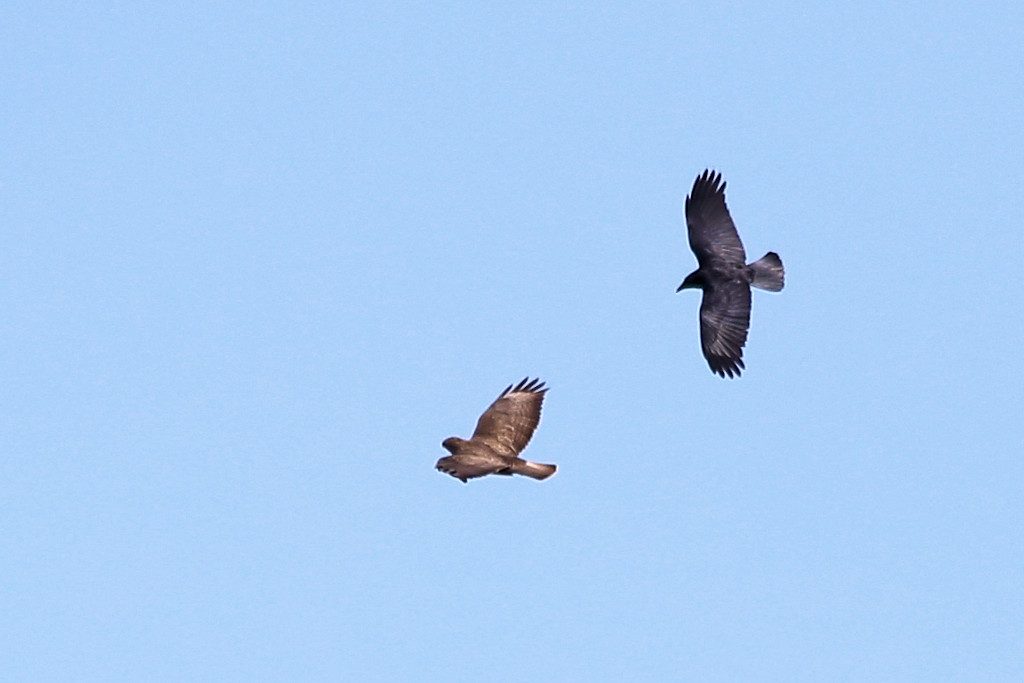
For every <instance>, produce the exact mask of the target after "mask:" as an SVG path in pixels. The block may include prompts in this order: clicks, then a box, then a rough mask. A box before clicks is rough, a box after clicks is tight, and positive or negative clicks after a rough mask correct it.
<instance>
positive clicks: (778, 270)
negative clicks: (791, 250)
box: [747, 251, 786, 292]
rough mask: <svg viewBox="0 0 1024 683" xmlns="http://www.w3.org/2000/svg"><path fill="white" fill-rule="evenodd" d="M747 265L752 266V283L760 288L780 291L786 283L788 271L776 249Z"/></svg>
mask: <svg viewBox="0 0 1024 683" xmlns="http://www.w3.org/2000/svg"><path fill="white" fill-rule="evenodd" d="M747 267H748V268H750V276H751V277H750V284H752V285H754V286H755V287H757V288H758V289H767V290H768V291H769V292H779V291H782V287H783V285H785V284H786V271H785V269H783V267H782V259H780V258H779V255H778V254H776V253H775V252H774V251H769V252H768V253H767V254H765V255H764V256H762V257H761V258H759V259H757V260H756V261H754V262H753V263H751V264H750V265H749V266H747Z"/></svg>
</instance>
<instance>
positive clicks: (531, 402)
mask: <svg viewBox="0 0 1024 683" xmlns="http://www.w3.org/2000/svg"><path fill="white" fill-rule="evenodd" d="M546 391H547V388H545V387H544V383H543V382H541V381H540V380H539V379H534V380H531V379H529V378H526V379H524V380H523V381H522V382H520V383H519V384H517V385H516V386H515V387H514V388H513V387H512V385H509V386H508V388H506V389H505V391H503V392H501V395H500V396H498V398H497V400H495V401H494V403H492V404H491V407H490V408H488V409H487V410H486V411H485V412H484V414H483V415H481V416H480V420H479V421H477V423H476V431H474V432H473V439H474V440H475V439H481V440H484V441H486V442H487V443H488V444H489V445H490V446H491V447H492V448H494V449H495V450H496V451H497V452H498V453H500V454H501V455H507V456H515V455H519V453H521V452H522V450H523V449H524V448H526V444H528V443H530V437H532V436H533V431H534V430H535V429H537V424H538V423H539V422H540V407H541V403H543V402H544V392H546Z"/></svg>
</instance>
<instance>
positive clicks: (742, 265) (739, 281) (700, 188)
mask: <svg viewBox="0 0 1024 683" xmlns="http://www.w3.org/2000/svg"><path fill="white" fill-rule="evenodd" d="M686 232H687V234H688V235H689V238H690V249H692V250H693V253H694V254H695V255H696V256H697V266H698V267H697V270H695V271H693V272H692V273H690V274H689V275H687V276H686V279H685V280H683V284H681V285H679V288H678V289H676V291H677V292H680V291H682V290H684V289H691V288H693V289H698V288H699V289H702V290H704V297H703V300H702V301H701V304H700V346H701V350H702V351H703V352H704V357H705V358H707V360H708V365H710V366H711V371H712V372H714V373H717V374H718V375H720V376H721V377H725V376H729V377H733V376H736V377H739V375H740V371H741V370H742V369H743V367H744V365H743V345H744V344H746V342H747V330H748V329H749V328H750V287H751V286H754V287H757V288H758V289H766V290H768V291H769V292H778V291H780V290H781V289H782V286H783V284H784V278H785V271H784V270H783V268H782V259H780V258H779V255H778V254H776V253H775V252H774V251H769V252H768V253H767V254H765V255H764V256H762V257H761V258H760V259H758V260H757V261H754V262H753V263H750V264H748V263H747V256H746V253H744V251H743V243H742V242H740V236H739V234H738V233H737V232H736V226H735V225H734V224H733V222H732V218H731V217H730V216H729V209H728V207H726V205H725V182H724V181H723V180H722V174H721V173H716V172H714V171H709V170H705V171H704V172H703V173H702V174H700V175H699V176H697V179H696V180H695V181H693V189H692V190H691V191H690V194H689V195H688V196H687V197H686Z"/></svg>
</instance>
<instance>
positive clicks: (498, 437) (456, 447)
mask: <svg viewBox="0 0 1024 683" xmlns="http://www.w3.org/2000/svg"><path fill="white" fill-rule="evenodd" d="M546 391H547V388H546V387H545V386H544V382H541V381H540V380H539V379H533V380H531V379H530V378H528V377H527V378H526V379H524V380H523V381H522V382H520V383H519V384H517V385H515V387H514V388H513V386H512V385H511V384H510V385H509V386H508V387H507V388H506V389H505V391H503V392H501V394H500V395H499V396H498V398H497V399H495V401H494V403H492V404H491V407H490V408H488V409H487V410H486V411H484V414H483V415H481V416H480V419H479V420H478V421H477V423H476V431H475V432H473V437H472V438H471V439H469V441H466V440H465V439H460V438H459V437H457V436H450V437H448V438H447V439H445V440H444V441H443V442H441V445H442V446H444V447H445V448H446V449H447V450H448V451H449V452H450V453H451V455H449V456H446V457H444V458H441V459H440V460H438V461H437V465H436V467H437V469H439V470H441V471H442V472H444V473H446V474H450V475H452V476H453V477H455V478H456V479H461V480H462V481H463V483H465V482H466V481H468V480H470V479H474V478H476V477H483V476H485V475H488V474H507V475H512V474H525V475H526V476H527V477H533V478H534V479H547V478H548V477H550V476H551V475H552V474H554V473H555V469H556V468H555V466H554V465H542V464H540V463H536V462H530V461H529V460H524V459H522V458H520V457H519V454H520V453H522V452H523V449H524V448H526V444H528V443H530V437H531V436H533V430H535V429H537V423H539V422H540V406H541V403H543V402H544V393H545V392H546Z"/></svg>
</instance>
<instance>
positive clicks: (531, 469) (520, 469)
mask: <svg viewBox="0 0 1024 683" xmlns="http://www.w3.org/2000/svg"><path fill="white" fill-rule="evenodd" d="M556 469H558V468H557V467H555V466H554V465H544V464H541V463H539V462H530V461H529V460H523V459H522V458H516V461H515V463H514V464H513V465H512V471H513V472H514V473H516V474H523V475H526V476H527V477H531V478H533V479H536V480H538V481H541V480H543V479H547V478H548V477H550V476H551V475H552V474H554V473H555V470H556Z"/></svg>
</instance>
